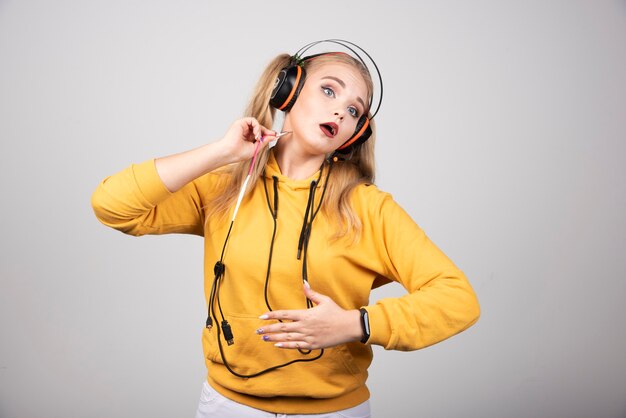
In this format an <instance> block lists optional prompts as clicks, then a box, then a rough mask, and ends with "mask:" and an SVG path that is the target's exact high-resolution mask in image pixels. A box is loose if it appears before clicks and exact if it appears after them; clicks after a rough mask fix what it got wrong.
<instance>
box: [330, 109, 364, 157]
mask: <svg viewBox="0 0 626 418" xmlns="http://www.w3.org/2000/svg"><path fill="white" fill-rule="evenodd" d="M370 136H372V126H371V125H370V120H369V118H368V117H367V116H365V115H363V116H361V117H360V118H359V120H358V122H357V123H356V128H355V129H354V134H353V135H352V136H351V137H350V139H348V140H347V141H346V142H344V143H343V145H342V146H340V147H339V148H337V152H338V153H341V154H347V153H348V152H350V150H352V149H353V148H355V147H356V146H358V145H360V144H362V143H364V142H365V141H367V140H368V139H369V137H370Z"/></svg>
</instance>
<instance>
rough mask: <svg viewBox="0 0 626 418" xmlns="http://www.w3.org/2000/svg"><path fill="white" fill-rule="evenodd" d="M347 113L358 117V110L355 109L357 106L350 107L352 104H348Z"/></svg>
mask: <svg viewBox="0 0 626 418" xmlns="http://www.w3.org/2000/svg"><path fill="white" fill-rule="evenodd" d="M348 113H350V115H351V116H353V117H355V118H358V117H359V111H358V110H357V108H356V107H352V106H350V107H349V108H348Z"/></svg>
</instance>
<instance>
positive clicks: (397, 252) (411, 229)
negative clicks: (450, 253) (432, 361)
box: [366, 194, 480, 351]
mask: <svg viewBox="0 0 626 418" xmlns="http://www.w3.org/2000/svg"><path fill="white" fill-rule="evenodd" d="M373 206H374V207H370V209H371V210H374V211H375V212H376V213H370V215H371V216H373V219H372V222H371V224H370V228H371V229H372V233H373V234H374V240H375V243H376V244H375V245H377V246H378V253H379V257H380V258H381V260H382V261H383V264H384V265H383V270H384V276H385V277H386V278H387V279H390V280H393V281H397V282H399V283H400V284H401V285H402V286H403V287H404V288H405V289H406V290H407V292H408V293H407V294H406V295H404V296H402V297H398V298H386V299H381V300H379V301H377V302H376V303H375V304H374V305H370V306H367V307H366V309H367V311H368V314H369V321H370V339H369V343H371V344H377V345H382V346H384V347H385V349H389V350H392V349H393V350H402V351H409V350H417V349H420V348H423V347H427V346H429V345H432V344H435V343H437V342H440V341H442V340H445V339H446V338H449V337H451V336H453V335H455V334H457V333H459V332H461V331H463V330H465V329H467V328H468V327H470V326H471V325H472V324H474V323H475V322H476V321H477V320H478V317H479V315H480V308H479V305H478V301H477V299H476V295H475V294H474V291H473V290H472V287H471V286H470V284H469V282H468V281H467V279H466V278H465V275H464V274H463V272H462V271H461V270H459V269H458V268H457V267H456V266H455V265H454V264H453V263H452V261H451V260H450V259H449V258H448V257H446V255H445V254H444V253H443V252H442V251H441V250H440V249H439V248H437V246H435V244H434V243H433V242H432V241H431V240H430V239H429V238H428V237H427V236H426V234H425V233H424V231H423V230H422V229H421V228H420V227H419V226H418V225H417V224H416V223H415V222H414V221H413V220H412V219H411V217H410V216H409V215H408V214H407V213H406V212H405V211H404V210H403V209H402V208H401V207H400V206H399V205H398V204H397V203H396V202H395V201H394V200H393V199H392V198H391V196H390V195H388V194H384V195H383V198H382V199H381V203H380V205H373Z"/></svg>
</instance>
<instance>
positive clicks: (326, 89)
mask: <svg viewBox="0 0 626 418" xmlns="http://www.w3.org/2000/svg"><path fill="white" fill-rule="evenodd" d="M322 91H323V92H324V94H325V95H326V96H328V97H335V91H334V90H333V89H331V88H330V87H324V86H322Z"/></svg>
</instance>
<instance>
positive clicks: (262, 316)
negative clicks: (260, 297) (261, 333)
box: [259, 314, 269, 319]
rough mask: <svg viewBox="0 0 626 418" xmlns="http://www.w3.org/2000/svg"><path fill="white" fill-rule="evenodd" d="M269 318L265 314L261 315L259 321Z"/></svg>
mask: <svg viewBox="0 0 626 418" xmlns="http://www.w3.org/2000/svg"><path fill="white" fill-rule="evenodd" d="M268 318H269V316H268V315H267V314H263V315H261V316H259V319H268Z"/></svg>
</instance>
